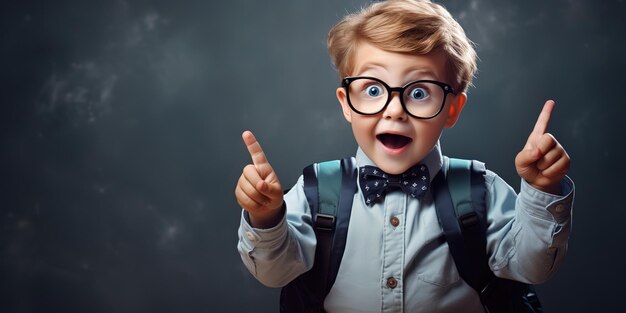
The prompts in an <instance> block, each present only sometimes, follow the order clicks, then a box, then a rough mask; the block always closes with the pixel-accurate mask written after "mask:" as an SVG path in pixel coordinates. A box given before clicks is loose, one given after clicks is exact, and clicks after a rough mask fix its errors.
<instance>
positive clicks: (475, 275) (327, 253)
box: [280, 158, 543, 313]
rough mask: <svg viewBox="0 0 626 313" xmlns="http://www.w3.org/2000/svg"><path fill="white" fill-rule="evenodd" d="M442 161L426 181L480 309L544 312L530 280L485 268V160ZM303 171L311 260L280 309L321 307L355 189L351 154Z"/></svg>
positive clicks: (339, 253) (286, 292) (339, 254)
mask: <svg viewBox="0 0 626 313" xmlns="http://www.w3.org/2000/svg"><path fill="white" fill-rule="evenodd" d="M446 160H447V162H444V166H446V165H447V171H446V170H444V169H442V170H441V171H439V172H438V173H437V175H436V176H435V178H434V179H433V181H432V184H431V185H432V190H433V195H434V201H435V208H436V212H437V218H438V219H439V225H441V228H442V230H443V233H444V235H445V238H446V241H447V242H448V246H449V249H450V253H451V254H452V257H453V259H454V263H455V265H456V267H457V270H458V272H459V275H460V277H461V278H462V279H463V280H464V281H465V282H466V283H467V284H468V285H469V286H470V287H472V288H473V289H474V290H475V291H476V292H477V293H478V295H479V297H480V301H481V303H482V304H483V307H484V308H485V312H489V313H498V312H513V313H541V312H543V309H542V307H541V304H540V302H539V299H538V297H537V295H536V293H535V290H534V288H533V286H532V285H528V284H525V283H521V282H517V281H513V280H508V279H503V278H499V277H496V276H495V275H494V274H493V272H492V271H491V269H490V268H489V265H488V256H487V251H486V240H487V239H486V227H487V225H486V220H487V217H486V209H485V208H486V204H485V195H486V188H485V178H484V175H485V172H486V170H485V166H484V164H483V163H481V162H478V161H470V160H462V159H453V158H449V159H448V158H446ZM316 169H317V175H316ZM303 176H304V193H305V195H306V198H307V202H308V204H309V208H310V209H311V217H312V221H313V224H314V225H313V226H314V229H315V235H316V237H317V247H316V250H315V261H314V264H313V267H312V268H311V269H310V270H309V271H307V272H305V273H303V274H302V275H300V276H299V277H297V278H296V279H294V280H293V281H292V282H290V283H289V284H288V285H287V286H285V287H283V289H282V290H281V295H280V311H281V312H324V308H323V305H324V299H325V298H326V295H327V294H328V292H329V291H330V289H331V288H332V286H333V284H334V282H335V279H336V277H337V272H338V271H339V265H340V263H341V259H342V257H343V251H344V248H345V244H346V237H347V233H348V226H349V222H350V213H351V210H352V200H353V198H354V193H355V192H356V191H357V183H356V180H357V168H356V161H355V159H354V158H345V159H342V160H334V161H327V162H322V163H317V164H311V165H309V166H308V167H306V168H305V169H304V170H303Z"/></svg>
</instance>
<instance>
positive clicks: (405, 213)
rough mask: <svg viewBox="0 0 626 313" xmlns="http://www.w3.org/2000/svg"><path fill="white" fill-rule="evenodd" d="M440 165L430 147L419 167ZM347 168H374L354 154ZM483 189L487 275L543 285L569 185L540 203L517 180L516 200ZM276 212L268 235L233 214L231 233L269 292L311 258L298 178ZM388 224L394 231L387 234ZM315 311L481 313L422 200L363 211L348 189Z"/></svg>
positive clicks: (508, 191) (557, 253)
mask: <svg viewBox="0 0 626 313" xmlns="http://www.w3.org/2000/svg"><path fill="white" fill-rule="evenodd" d="M444 160H445V158H444V157H443V156H442V155H441V150H440V148H439V144H437V145H436V146H435V147H434V148H433V150H432V151H431V152H430V153H429V154H428V155H427V157H426V158H425V159H424V160H423V161H422V163H424V164H425V165H426V166H428V170H429V172H430V173H433V174H432V176H433V177H434V176H435V175H434V173H437V172H438V171H439V170H440V169H441V168H442V166H443V162H444ZM356 162H357V165H358V166H363V165H374V164H373V163H372V161H371V160H370V159H369V158H367V156H366V155H365V154H364V153H363V151H362V150H361V149H359V150H358V151H357V154H356ZM431 179H432V177H431ZM485 183H486V187H487V199H486V203H487V223H488V228H487V253H488V254H489V266H490V267H491V269H492V271H493V272H494V273H495V275H496V276H498V277H503V278H508V279H514V280H518V281H522V282H526V283H532V284H538V283H542V282H544V281H546V280H547V279H548V278H550V276H551V275H552V274H554V273H555V272H556V271H557V269H558V268H559V265H560V263H561V261H562V260H563V258H564V256H565V253H566V251H567V241H568V238H569V234H570V231H571V211H572V205H573V199H574V183H573V182H572V180H571V179H570V178H569V177H565V178H564V179H563V181H562V183H561V185H562V194H564V195H565V196H557V195H552V194H548V193H544V192H542V191H540V190H537V189H535V188H533V187H532V186H530V185H529V184H528V183H526V182H525V181H523V180H522V183H521V189H520V194H519V196H518V195H516V193H515V191H514V190H513V189H512V188H511V187H510V186H509V185H507V184H506V183H505V182H504V181H503V180H502V179H501V178H500V177H498V176H497V175H496V174H494V173H493V172H491V171H487V174H486V177H485ZM285 204H286V208H287V210H286V215H285V218H283V220H282V221H281V222H280V223H279V224H278V225H276V226H275V227H273V228H269V229H257V228H253V227H251V226H250V224H249V223H248V222H247V221H246V218H245V217H246V216H245V214H242V219H241V225H240V228H239V244H238V250H239V253H240V254H241V258H242V260H243V263H244V264H245V266H246V267H247V268H248V270H249V271H250V273H252V275H254V276H255V277H256V278H257V279H258V280H259V281H260V282H261V283H263V284H264V285H267V286H270V287H281V286H284V285H286V284H288V283H289V282H290V281H291V280H293V279H295V278H296V277H298V276H299V275H300V274H302V273H304V272H306V271H307V270H309V269H310V268H311V267H312V266H313V260H314V258H315V244H316V239H315V233H314V231H313V227H312V223H311V216H310V211H309V206H308V203H307V200H306V196H305V194H304V191H303V179H302V176H301V177H300V178H299V179H298V181H297V183H296V185H295V186H294V187H293V188H292V189H291V190H290V191H289V192H288V193H287V194H286V195H285ZM392 217H396V218H398V219H399V221H400V223H399V224H398V225H397V226H395V227H394V226H393V225H392V224H391V222H390V220H391V218H392ZM391 277H393V278H395V279H396V281H397V285H396V286H395V287H394V288H391V287H389V286H387V280H388V279H389V278H391ZM277 301H278V299H277ZM324 307H325V309H326V311H327V312H483V308H482V306H481V304H480V300H479V298H478V295H477V293H476V292H475V291H474V290H473V289H472V288H471V287H470V286H469V285H467V284H466V283H465V282H464V281H463V280H462V279H460V277H459V274H458V272H457V269H456V267H455V265H454V261H453V259H452V255H451V254H450V251H449V249H448V245H447V243H446V241H445V238H444V235H443V233H442V230H441V227H440V226H439V222H438V220H437V215H436V212H435V207H434V201H433V195H432V194H431V193H430V190H429V191H428V192H427V193H426V194H425V195H424V197H423V198H421V199H416V198H412V197H410V196H407V195H406V194H405V193H403V192H401V191H392V192H390V193H388V194H387V196H386V197H385V201H384V202H383V203H377V204H375V205H373V206H367V205H366V204H365V200H364V198H363V195H362V193H361V191H360V188H359V189H358V192H357V193H356V194H355V195H354V201H353V207H352V214H351V217H350V226H349V228H348V235H347V239H346V248H345V253H344V256H343V260H342V262H341V265H340V267H339V272H338V274H337V279H336V281H335V284H334V285H333V287H332V289H331V290H330V293H329V294H328V296H327V297H326V300H325V302H324Z"/></svg>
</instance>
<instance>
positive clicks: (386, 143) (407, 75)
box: [337, 42, 466, 174]
mask: <svg viewBox="0 0 626 313" xmlns="http://www.w3.org/2000/svg"><path fill="white" fill-rule="evenodd" d="M354 62H355V64H354V72H353V73H352V75H351V76H369V77H375V78H378V79H380V80H382V81H384V82H385V83H387V84H388V85H389V86H391V87H398V86H404V85H405V84H407V83H408V82H411V81H415V80H435V81H440V82H444V83H448V81H447V79H446V78H447V76H446V72H445V64H446V59H445V56H444V54H443V53H441V52H431V53H429V54H426V55H410V54H403V53H397V52H389V51H385V50H381V49H379V48H377V47H375V46H373V45H371V44H369V43H366V42H361V43H360V44H359V46H358V48H357V51H356V53H355V58H354ZM392 96H393V97H392V99H391V102H390V103H389V104H388V105H387V107H386V108H385V109H384V110H383V111H382V112H380V113H378V114H376V115H361V114H359V113H356V112H354V111H353V110H352V109H351V108H350V106H349V104H348V98H347V94H346V89H344V88H343V87H340V88H338V89H337V99H338V100H339V102H340V103H341V107H342V110H343V115H344V117H345V118H346V120H347V121H348V122H349V123H351V124H352V131H353V133H354V137H355V139H356V141H357V143H358V144H359V146H360V147H361V149H362V150H363V152H365V154H366V155H367V156H368V157H369V158H370V159H371V160H372V161H373V162H374V164H376V166H378V167H380V168H381V169H382V170H383V171H385V172H387V173H389V174H400V173H402V172H404V171H406V170H407V169H408V168H410V167H411V166H413V165H415V164H417V163H418V162H419V161H421V160H422V159H423V158H424V157H425V156H426V155H427V154H428V153H429V152H430V151H431V150H432V148H433V147H434V146H435V144H436V143H437V140H439V137H440V136H441V132H442V131H443V128H444V127H452V126H453V125H454V123H455V122H456V120H457V118H458V117H459V113H460V112H461V109H462V108H463V105H464V104H465V100H466V95H465V94H464V93H458V94H457V95H453V94H448V95H447V97H446V100H445V105H444V107H443V110H442V111H441V113H439V115H437V116H435V117H434V118H431V119H417V118H415V117H411V116H409V115H408V114H407V112H406V111H405V110H404V109H403V107H402V105H401V103H400V98H399V97H400V95H399V94H398V93H397V92H394V93H393V95H392ZM351 99H352V98H351Z"/></svg>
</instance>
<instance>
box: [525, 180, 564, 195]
mask: <svg viewBox="0 0 626 313" xmlns="http://www.w3.org/2000/svg"><path fill="white" fill-rule="evenodd" d="M527 183H528V181H527ZM528 184H529V185H531V186H532V187H533V188H535V189H537V190H539V191H542V192H545V193H549V194H551V195H556V196H561V195H562V194H563V188H561V182H558V183H556V184H554V185H550V186H537V185H535V184H531V183H528Z"/></svg>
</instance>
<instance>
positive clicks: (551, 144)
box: [515, 100, 570, 194]
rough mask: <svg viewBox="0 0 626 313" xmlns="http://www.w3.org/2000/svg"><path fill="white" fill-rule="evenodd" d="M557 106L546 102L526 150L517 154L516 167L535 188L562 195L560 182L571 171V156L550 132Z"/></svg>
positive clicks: (520, 174) (521, 175) (550, 101)
mask: <svg viewBox="0 0 626 313" xmlns="http://www.w3.org/2000/svg"><path fill="white" fill-rule="evenodd" d="M553 109H554V101H552V100H548V101H546V103H545V104H544V106H543V110H542V111H541V113H540V114H539V118H538V119H537V123H536V124H535V128H534V129H533V131H532V132H531V133H530V136H529V137H528V140H527V141H526V145H525V146H524V149H522V151H520V152H519V153H518V154H517V157H515V168H516V169H517V173H518V174H519V176H520V177H521V178H523V179H524V180H526V181H527V182H528V183H529V184H531V185H532V186H534V187H535V188H537V189H539V190H542V191H545V192H548V193H552V194H560V192H561V189H560V182H561V180H562V179H563V177H565V175H566V174H567V171H568V169H569V165H570V158H569V155H567V152H566V151H565V149H564V148H563V147H562V146H561V144H559V142H558V141H557V140H556V138H554V136H552V135H551V134H549V133H546V130H547V129H548V122H549V121H550V116H551V115H552V110H553Z"/></svg>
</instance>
